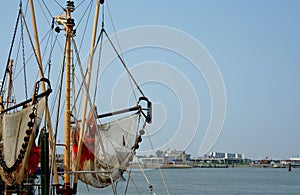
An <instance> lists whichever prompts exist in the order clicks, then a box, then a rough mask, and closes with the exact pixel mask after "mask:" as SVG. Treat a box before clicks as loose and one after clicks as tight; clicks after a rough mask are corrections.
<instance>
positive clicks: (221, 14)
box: [0, 0, 300, 158]
mask: <svg viewBox="0 0 300 195" xmlns="http://www.w3.org/2000/svg"><path fill="white" fill-rule="evenodd" d="M61 4H62V5H63V3H61ZM76 4H78V3H76V1H75V5H76ZM108 4H109V8H110V11H111V14H112V17H113V21H114V25H115V28H116V30H117V31H120V30H124V29H127V28H131V27H135V26H140V25H160V26H167V27H171V28H174V29H178V30H180V31H183V32H185V33H187V34H189V35H191V36H192V37H194V38H195V39H196V40H198V41H199V42H200V43H201V44H202V45H203V46H204V47H205V48H206V49H207V50H208V52H209V53H210V54H211V56H212V57H213V59H214V60H215V62H216V64H217V65H218V68H219V70H220V73H221V75H222V78H223V80H224V85H225V91H226V97H227V99H226V102H227V109H226V117H225V121H224V126H223V128H222V131H221V134H220V136H219V138H218V140H217V142H216V144H215V145H214V146H213V147H212V148H211V150H212V151H221V152H239V153H244V154H245V155H246V156H247V157H250V158H264V157H266V156H268V157H269V158H288V157H293V156H297V155H299V156H300V142H299V138H300V122H299V121H300V76H299V74H300V55H299V51H300V17H299V13H300V2H299V1H297V0H294V1H293V0H287V1H279V0H272V1H271V0H266V1H259V0H255V1H241V0H240V1H238V0H230V1H221V0H218V1H215V0H213V1H188V2H184V1H178V2H177V1H170V0H167V1H138V0H135V1H118V2H117V1H112V2H110V1H108ZM17 5H18V1H9V2H7V3H5V4H3V5H2V6H1V8H0V9H1V13H2V17H1V18H0V22H1V27H0V29H1V37H0V42H1V44H0V60H1V64H5V60H6V56H7V53H8V44H9V41H10V39H11V33H10V32H12V26H13V25H14V22H15V18H16V13H17ZM55 5H56V4H55V3H53V2H51V5H50V3H49V6H50V10H51V12H52V13H53V14H58V13H56V12H55V11H54V10H55V9H54V6H55ZM14 7H15V10H14V11H12V12H8V10H9V9H12V8H14ZM52 10H53V11H52ZM106 13H108V12H107V11H106ZM106 19H107V20H109V17H108V14H106ZM107 23H109V21H108V22H107ZM41 25H43V24H41ZM10 26H11V27H10ZM46 27H47V26H46ZM108 28H109V30H110V26H109V25H108ZM112 33H113V32H112V31H111V30H110V34H112ZM78 36H79V35H78ZM145 39H147V37H145ZM120 44H121V46H122V43H120ZM183 47H188V46H187V45H184V44H183ZM3 56H4V57H3ZM134 56H138V58H136V57H134ZM125 58H126V59H127V60H128V61H129V63H130V64H133V65H135V64H141V63H146V62H148V61H156V62H160V63H167V64H169V65H170V66H171V67H174V69H172V70H178V72H180V73H181V74H182V75H184V78H185V80H188V82H190V84H191V86H192V87H193V88H194V90H195V93H196V94H197V100H198V101H199V108H200V112H201V114H200V115H199V117H200V118H199V126H198V128H197V129H196V135H195V136H194V139H193V141H192V143H191V144H190V143H188V144H187V143H183V144H186V145H185V146H186V147H185V149H186V150H187V152H188V153H192V154H193V156H197V155H198V153H199V147H200V145H201V142H202V139H203V136H204V133H205V130H206V128H207V126H208V123H209V117H210V114H211V100H210V93H209V90H208V89H207V84H206V83H205V80H204V78H203V75H201V74H199V73H195V69H193V66H192V65H191V62H189V61H188V60H186V59H185V58H184V56H180V55H177V54H175V53H174V52H172V51H168V50H164V49H147V48H143V49H135V50H134V51H130V52H128V53H127V54H125ZM108 70H109V69H108ZM2 71H3V70H2ZM159 71H160V70H157V72H156V73H155V70H153V73H151V72H149V74H150V75H151V74H153V75H155V74H158V72H159ZM1 74H2V73H1ZM174 74H177V73H176V72H175V73H174ZM165 76H166V77H169V79H167V80H166V81H164V82H170V83H176V82H177V81H176V79H178V78H179V77H177V76H174V75H173V76H172V74H170V75H165ZM170 83H167V84H166V83H163V82H160V81H157V82H156V84H155V82H153V83H152V84H151V83H150V84H149V83H148V85H147V84H145V86H144V87H145V91H147V90H148V91H147V94H149V96H150V98H152V100H153V101H154V102H156V106H157V107H156V111H157V112H162V113H163V114H161V113H158V116H162V115H163V116H164V117H165V120H163V122H161V124H155V121H154V124H152V131H154V134H153V140H154V144H155V145H156V146H158V147H159V146H161V145H163V144H164V143H166V142H168V140H169V139H170V138H171V137H172V135H174V133H176V132H174V131H176V130H174V129H177V128H178V126H179V122H178V120H179V119H180V116H179V115H180V111H181V110H180V106H178V105H179V104H180V98H186V97H178V96H180V92H181V91H184V89H181V88H175V89H172V87H170V86H171V84H170ZM168 84H169V85H168ZM176 90H178V91H176ZM183 93H184V92H183ZM154 111H155V108H154ZM154 114H155V113H154ZM184 114H186V113H184ZM156 119H157V120H158V121H159V120H162V119H161V118H160V119H159V118H156ZM191 120H194V119H193V117H191ZM190 123H194V121H191V122H190ZM189 127H190V126H189V125H188V124H185V125H184V126H183V127H182V128H183V129H181V130H179V131H185V128H189ZM150 129H151V127H150ZM187 132H189V131H187ZM155 140H156V141H155ZM168 147H170V148H172V147H176V145H175V146H172V145H170V146H168Z"/></svg>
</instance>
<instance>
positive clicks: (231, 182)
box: [79, 168, 300, 195]
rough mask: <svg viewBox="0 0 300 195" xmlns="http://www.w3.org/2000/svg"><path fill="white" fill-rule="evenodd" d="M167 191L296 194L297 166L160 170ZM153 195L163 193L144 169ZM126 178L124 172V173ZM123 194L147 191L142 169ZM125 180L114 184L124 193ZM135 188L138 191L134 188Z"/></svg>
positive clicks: (155, 173)
mask: <svg viewBox="0 0 300 195" xmlns="http://www.w3.org/2000/svg"><path fill="white" fill-rule="evenodd" d="M161 171H162V173H163V177H164V179H165V181H166V184H167V186H168V190H169V193H170V194H178V195H179V194H180V195H182V194H189V195H191V194H222V195H223V194H300V168H295V169H292V171H291V172H289V171H288V169H285V168H190V169H162V170H161ZM145 175H146V176H147V180H148V181H149V183H151V185H152V186H153V191H154V192H155V193H156V194H167V191H166V189H165V186H164V183H163V180H162V177H161V176H160V172H159V170H158V169H152V170H146V171H145ZM124 176H125V178H126V179H128V178H127V174H124ZM131 177H132V180H133V181H134V183H133V182H132V180H131V179H129V180H130V182H129V184H128V190H127V194H151V191H150V189H149V188H148V184H147V182H146V179H145V177H144V175H143V174H142V172H140V171H132V172H131ZM126 186H127V181H120V182H118V184H117V191H118V194H124V189H126ZM136 188H138V191H137V190H136ZM79 193H80V194H113V192H112V188H111V187H107V188H104V189H95V188H92V187H87V186H86V185H85V184H82V183H81V184H80V185H79Z"/></svg>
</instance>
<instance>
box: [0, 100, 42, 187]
mask: <svg viewBox="0 0 300 195" xmlns="http://www.w3.org/2000/svg"><path fill="white" fill-rule="evenodd" d="M44 107H45V98H42V99H41V100H40V101H39V102H38V103H37V104H34V105H31V106H28V107H27V108H23V109H22V110H20V111H17V112H14V113H9V114H7V113H4V114H2V115H1V116H0V125H1V127H0V139H1V142H0V174H1V177H2V180H3V181H5V183H6V184H7V185H16V184H20V183H22V181H23V180H24V177H25V176H26V168H27V162H28V159H29V157H30V153H31V149H32V146H33V144H34V141H35V137H36V133H37V129H38V127H39V125H40V122H41V119H42V116H43V111H44Z"/></svg>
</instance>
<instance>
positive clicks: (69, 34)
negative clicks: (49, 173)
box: [64, 1, 75, 194]
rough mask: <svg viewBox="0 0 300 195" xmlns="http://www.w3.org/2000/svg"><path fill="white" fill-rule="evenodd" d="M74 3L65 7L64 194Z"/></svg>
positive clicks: (68, 167)
mask: <svg viewBox="0 0 300 195" xmlns="http://www.w3.org/2000/svg"><path fill="white" fill-rule="evenodd" d="M74 8H75V7H74V2H73V1H67V6H66V9H65V10H66V18H65V19H66V21H65V23H64V26H65V27H66V29H65V31H66V67H65V68H66V103H65V119H64V141H65V152H64V170H65V174H64V189H65V190H66V193H67V194H68V192H70V191H71V173H70V172H71V149H70V117H71V113H70V107H71V94H70V93H71V90H70V86H71V37H72V36H73V27H74V26H75V23H74V19H72V18H71V13H72V12H73V11H74Z"/></svg>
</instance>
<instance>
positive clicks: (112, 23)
mask: <svg viewBox="0 0 300 195" xmlns="http://www.w3.org/2000/svg"><path fill="white" fill-rule="evenodd" d="M106 7H107V10H108V15H109V19H110V22H111V25H112V27H113V31H114V34H115V36H116V40H117V44H118V47H119V50H120V53H121V57H122V59H123V60H124V56H123V52H122V48H121V44H120V41H119V38H118V36H117V31H116V27H115V25H114V22H113V19H112V15H111V12H110V9H109V6H108V2H107V3H106ZM102 20H103V22H102V28H103V26H104V24H103V23H104V10H103V17H102ZM124 61H125V60H124ZM128 77H129V78H130V76H128ZM129 83H130V87H131V89H132V92H133V95H134V98H135V100H136V101H137V100H138V98H137V95H136V93H135V91H134V89H133V86H132V82H131V80H130V79H129Z"/></svg>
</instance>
